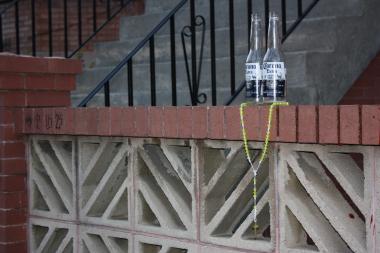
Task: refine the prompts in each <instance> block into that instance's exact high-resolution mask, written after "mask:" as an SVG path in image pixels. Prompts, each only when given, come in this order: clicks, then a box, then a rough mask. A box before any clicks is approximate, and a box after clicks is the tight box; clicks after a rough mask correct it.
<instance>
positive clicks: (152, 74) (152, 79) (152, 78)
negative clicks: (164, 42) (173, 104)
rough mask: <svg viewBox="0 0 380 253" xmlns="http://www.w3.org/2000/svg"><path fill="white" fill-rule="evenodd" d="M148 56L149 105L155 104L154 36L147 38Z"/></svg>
mask: <svg viewBox="0 0 380 253" xmlns="http://www.w3.org/2000/svg"><path fill="white" fill-rule="evenodd" d="M149 56H150V98H151V105H152V106H156V59H155V58H156V57H155V52H154V36H152V37H151V38H150V40H149Z"/></svg>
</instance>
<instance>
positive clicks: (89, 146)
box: [78, 137, 132, 228]
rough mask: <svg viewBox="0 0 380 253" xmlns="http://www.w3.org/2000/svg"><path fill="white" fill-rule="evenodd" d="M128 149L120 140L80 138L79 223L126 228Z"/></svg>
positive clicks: (127, 216) (128, 175)
mask: <svg viewBox="0 0 380 253" xmlns="http://www.w3.org/2000/svg"><path fill="white" fill-rule="evenodd" d="M130 153H131V147H130V145H129V144H128V140H127V139H125V138H124V139H123V138H100V137H93V138H79V139H78V157H79V158H78V159H79V163H78V164H79V165H78V174H79V208H80V212H79V213H80V220H81V221H82V222H86V223H91V224H102V225H107V226H113V227H123V228H126V227H129V226H130V223H129V214H130V213H131V212H130V208H131V205H130V198H131V196H130V194H131V192H132V191H131V187H132V176H131V172H130V171H131V164H130V157H129V154H130Z"/></svg>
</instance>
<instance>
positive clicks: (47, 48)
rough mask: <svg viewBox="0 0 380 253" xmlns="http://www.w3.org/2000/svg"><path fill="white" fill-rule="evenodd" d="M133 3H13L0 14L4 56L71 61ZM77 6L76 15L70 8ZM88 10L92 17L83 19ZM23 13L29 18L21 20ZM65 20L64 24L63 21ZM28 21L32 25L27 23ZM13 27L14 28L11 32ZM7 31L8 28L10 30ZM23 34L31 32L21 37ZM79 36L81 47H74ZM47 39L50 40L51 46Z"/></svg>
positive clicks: (126, 0)
mask: <svg viewBox="0 0 380 253" xmlns="http://www.w3.org/2000/svg"><path fill="white" fill-rule="evenodd" d="M132 2H133V0H117V1H116V0H93V1H82V0H71V1H70V0H54V1H53V0H46V1H36V0H14V1H9V3H7V4H4V7H3V8H2V10H1V11H0V52H4V51H6V52H13V53H16V54H31V55H33V56H37V55H48V56H65V57H66V58H71V57H73V56H74V55H75V54H77V53H78V52H79V51H80V50H81V49H82V48H83V47H85V46H86V45H87V44H88V43H89V42H90V41H92V40H93V39H94V38H95V37H96V36H97V35H98V34H99V32H100V31H102V30H103V29H104V28H105V27H106V26H107V25H108V24H109V23H110V22H111V21H112V20H113V19H114V18H115V17H116V16H118V15H119V14H120V12H121V11H123V10H124V9H125V8H126V7H127V6H128V5H129V4H130V3H132ZM73 4H75V6H74V8H76V15H74V14H73V13H72V11H71V10H72V8H70V5H71V7H73ZM41 5H42V6H41ZM69 8H70V9H69ZM85 8H91V9H92V11H91V15H90V17H89V16H88V15H87V16H84V15H83V13H84V11H85ZM58 12H59V13H58ZM87 12H88V11H87ZM20 13H22V14H23V15H27V16H22V17H21V16H20V15H19V14H20ZM26 13H29V14H26ZM62 13H63V15H62ZM43 14H44V15H47V20H46V24H44V23H45V21H41V16H42V15H43ZM68 15H70V16H68ZM62 16H63V17H62ZM74 16H75V17H74ZM61 17H62V19H63V20H59V19H61ZM21 18H23V19H24V22H20V19H21ZM85 18H86V20H87V19H88V18H89V19H90V20H91V21H90V22H92V25H91V24H89V23H88V21H84V20H85ZM25 19H27V20H30V22H26V21H25ZM37 20H38V22H37ZM62 21H63V22H62ZM5 22H7V24H5ZM12 23H13V24H12ZM9 25H11V27H13V28H9ZM87 26H90V27H91V28H92V30H91V32H87V30H88V29H86V28H87ZM4 27H7V30H5V29H4ZM21 30H22V31H27V32H23V33H22V34H20V31H21ZM85 30H86V33H85V32H84V31H85ZM29 31H30V32H29ZM75 35H76V37H77V44H76V45H73V40H75ZM43 37H44V38H46V39H47V44H46V43H45V41H44V38H43ZM58 37H63V42H61V41H60V42H59V45H57V44H58V43H57V44H54V42H55V41H58V40H57V39H56V38H58ZM21 40H22V41H21ZM39 41H41V43H39Z"/></svg>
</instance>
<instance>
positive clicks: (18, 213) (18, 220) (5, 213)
mask: <svg viewBox="0 0 380 253" xmlns="http://www.w3.org/2000/svg"><path fill="white" fill-rule="evenodd" d="M26 217H27V209H26V208H23V209H0V226H5V225H16V224H23V223H26Z"/></svg>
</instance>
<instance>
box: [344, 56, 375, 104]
mask: <svg viewBox="0 0 380 253" xmlns="http://www.w3.org/2000/svg"><path fill="white" fill-rule="evenodd" d="M379 87H380V53H379V54H378V55H376V57H375V58H374V59H373V60H372V61H371V62H370V63H369V64H368V66H367V68H366V69H365V70H364V71H363V73H362V74H361V75H360V77H359V78H358V80H356V81H355V83H354V84H353V85H352V87H351V88H350V89H349V90H348V91H347V93H346V94H345V95H344V97H343V98H342V100H341V101H340V102H339V104H343V105H349V104H367V105H368V104H379V103H380V98H379V96H378V94H379V91H380V88H379Z"/></svg>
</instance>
